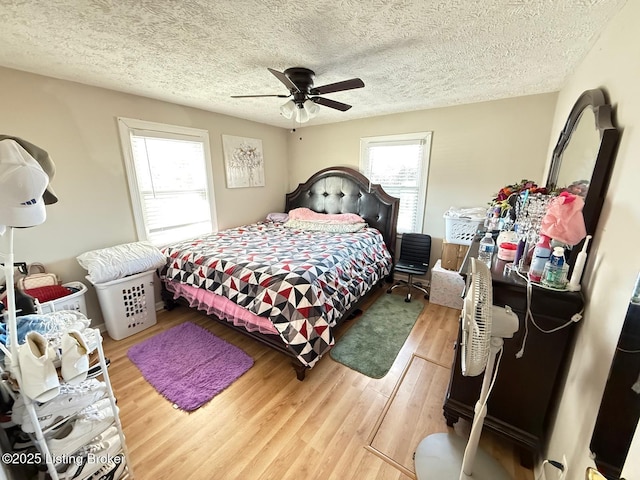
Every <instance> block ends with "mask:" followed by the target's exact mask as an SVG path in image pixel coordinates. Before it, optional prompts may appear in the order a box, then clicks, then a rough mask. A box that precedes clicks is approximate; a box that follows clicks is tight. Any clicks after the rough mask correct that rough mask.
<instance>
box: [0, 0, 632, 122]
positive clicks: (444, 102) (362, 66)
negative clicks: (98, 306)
mask: <svg viewBox="0 0 640 480" xmlns="http://www.w3.org/2000/svg"><path fill="white" fill-rule="evenodd" d="M625 1H626V0H437V1H436V0H367V1H365V0H316V1H314V2H309V1H305V0H289V1H284V0H283V1H281V0H226V1H225V0H218V1H210V0H182V1H178V0H164V1H162V0H44V1H38V0H31V1H29V0H22V1H20V0H0V25H1V27H0V65H2V66H6V67H10V68H15V69H18V70H25V71H29V72H34V73H38V74H42V75H48V76H52V77H57V78H62V79H66V80H72V81H76V82H81V83H86V84H89V85H96V86H100V87H105V88H109V89H113V90H118V91H122V92H128V93H133V94H136V95H143V96H146V97H151V98H156V99H161V100H166V101H169V102H174V103H178V104H183V105H188V106H193V107H198V108H202V109H205V110H210V111H214V112H219V113H224V114H228V115H233V116H236V117H241V118H246V119H250V120H255V121H258V122H262V123H266V124H271V125H277V126H281V127H287V128H291V126H292V120H286V119H284V118H283V117H281V116H280V114H279V106H280V105H281V104H282V103H284V102H285V100H284V99H281V98H260V99H232V98H230V96H231V95H245V94H287V93H288V92H287V90H286V88H285V87H284V85H283V84H281V83H280V82H279V81H278V80H277V79H276V78H275V77H274V76H273V75H271V73H269V72H268V70H267V67H271V68H274V69H275V70H279V71H283V70H285V69H286V68H288V67H294V66H303V67H307V68H310V69H312V70H314V71H315V72H316V81H315V85H316V86H319V85H324V84H328V83H333V82H336V81H340V80H345V79H349V78H352V77H360V78H361V79H362V80H363V81H364V83H365V85H366V86H365V88H362V89H358V90H351V91H347V92H338V93H332V94H327V95H325V97H327V98H331V99H334V100H337V101H340V102H344V103H348V104H351V105H353V108H352V109H351V110H349V111H348V112H339V111H335V110H332V109H329V108H327V107H321V111H320V113H319V114H318V116H317V117H316V118H314V119H313V120H312V121H311V122H310V123H309V124H310V125H319V124H323V123H332V122H338V121H342V120H351V119H355V118H362V117H369V116H374V115H382V114H389V113H397V112H406V111H411V110H421V109H426V108H434V107H442V106H450V105H457V104H463V103H472V102H479V101H485V100H494V99H498V98H507V97H514V96H519V95H528V94H536V93H544V92H550V91H556V90H559V89H560V88H561V87H562V85H563V82H564V79H565V77H566V76H567V75H568V74H569V73H570V72H571V71H572V70H573V69H574V67H575V66H576V65H577V64H578V63H579V62H580V61H581V59H582V58H583V56H584V55H585V54H586V52H588V50H589V49H590V47H591V46H592V45H593V43H594V42H595V40H596V39H597V37H598V35H599V33H600V31H601V30H602V29H603V27H604V26H605V25H606V23H607V22H608V21H609V20H610V19H611V18H612V17H613V16H614V15H615V14H616V13H617V12H618V11H619V10H620V8H621V7H622V6H623V5H624V3H625Z"/></svg>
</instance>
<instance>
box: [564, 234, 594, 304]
mask: <svg viewBox="0 0 640 480" xmlns="http://www.w3.org/2000/svg"><path fill="white" fill-rule="evenodd" d="M589 240H591V235H587V238H585V240H584V245H582V250H580V253H578V255H576V263H575V265H574V266H573V272H572V273H571V280H569V284H568V285H567V290H569V291H571V292H577V291H579V290H580V279H581V278H582V271H583V270H584V264H585V263H586V262H587V245H589Z"/></svg>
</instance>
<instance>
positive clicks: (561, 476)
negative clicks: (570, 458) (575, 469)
mask: <svg viewBox="0 0 640 480" xmlns="http://www.w3.org/2000/svg"><path fill="white" fill-rule="evenodd" d="M562 465H564V470H562V471H560V470H558V472H559V475H558V480H565V479H566V478H567V472H569V463H568V462H567V456H566V455H564V454H563V455H562Z"/></svg>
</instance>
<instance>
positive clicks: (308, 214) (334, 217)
mask: <svg viewBox="0 0 640 480" xmlns="http://www.w3.org/2000/svg"><path fill="white" fill-rule="evenodd" d="M289 218H290V219H292V220H306V221H313V222H326V223H363V222H364V219H363V218H362V217H361V216H360V215H356V214H355V213H318V212H314V211H313V210H310V209H308V208H304V207H301V208H294V209H293V210H291V211H290V212H289Z"/></svg>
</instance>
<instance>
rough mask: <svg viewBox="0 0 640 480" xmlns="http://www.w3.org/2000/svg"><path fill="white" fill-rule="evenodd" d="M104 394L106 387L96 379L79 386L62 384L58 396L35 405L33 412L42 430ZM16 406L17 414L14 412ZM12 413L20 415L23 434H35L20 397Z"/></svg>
mask: <svg viewBox="0 0 640 480" xmlns="http://www.w3.org/2000/svg"><path fill="white" fill-rule="evenodd" d="M106 393H107V385H106V384H105V383H104V382H100V381H98V380H96V379H91V380H87V381H85V382H82V383H81V384H79V385H69V384H66V383H63V384H62V385H61V386H60V394H59V395H58V396H57V397H56V398H54V399H53V400H50V401H48V402H46V403H42V404H36V406H35V410H36V415H37V417H38V421H39V422H40V428H42V429H43V430H44V429H45V428H48V427H50V426H51V425H53V424H54V423H56V422H57V421H59V420H62V419H63V418H65V417H70V416H71V415H74V414H76V413H78V412H79V411H80V410H82V409H83V408H85V407H87V406H89V405H91V404H93V403H95V402H97V401H98V400H100V399H101V398H103V397H104V396H105V395H106ZM16 404H18V410H17V412H16V410H15V407H16ZM13 413H15V414H16V415H18V414H19V415H21V420H20V423H21V424H22V430H23V431H24V432H27V433H33V432H35V427H34V426H33V423H32V422H31V417H30V416H29V413H28V412H27V410H26V409H25V407H24V401H23V400H22V397H20V398H19V399H18V400H16V403H14V412H13ZM12 418H13V417H12Z"/></svg>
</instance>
